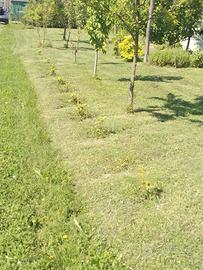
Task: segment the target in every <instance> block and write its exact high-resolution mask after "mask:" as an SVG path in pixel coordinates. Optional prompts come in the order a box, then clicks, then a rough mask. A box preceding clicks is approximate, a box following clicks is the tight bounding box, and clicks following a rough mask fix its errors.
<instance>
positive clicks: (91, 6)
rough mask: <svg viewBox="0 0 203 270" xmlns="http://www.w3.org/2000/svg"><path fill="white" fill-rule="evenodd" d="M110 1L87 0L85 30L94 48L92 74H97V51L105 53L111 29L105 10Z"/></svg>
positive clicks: (107, 8)
mask: <svg viewBox="0 0 203 270" xmlns="http://www.w3.org/2000/svg"><path fill="white" fill-rule="evenodd" d="M110 3H111V1H109V0H99V1H95V0H90V1H88V7H87V13H88V20H87V24H86V30H87V32H88V34H89V36H90V43H91V44H92V45H93V46H94V48H95V61H94V71H93V75H94V76H96V74H97V66H98V57H99V51H102V52H103V53H105V51H106V48H105V47H106V42H107V40H108V37H109V32H110V30H111V25H112V20H111V17H110V13H109V12H107V11H109V10H110Z"/></svg>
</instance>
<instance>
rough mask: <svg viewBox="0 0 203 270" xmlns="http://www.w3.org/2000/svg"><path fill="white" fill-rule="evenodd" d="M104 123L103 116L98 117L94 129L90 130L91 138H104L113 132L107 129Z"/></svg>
mask: <svg viewBox="0 0 203 270" xmlns="http://www.w3.org/2000/svg"><path fill="white" fill-rule="evenodd" d="M104 122H105V117H104V116H99V117H98V118H97V120H96V123H95V125H94V127H93V128H92V130H91V134H92V135H93V137H96V138H105V137H107V136H108V135H110V134H111V133H115V132H113V131H112V130H111V129H109V128H107V127H106V126H105V124H104Z"/></svg>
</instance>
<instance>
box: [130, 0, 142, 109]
mask: <svg viewBox="0 0 203 270" xmlns="http://www.w3.org/2000/svg"><path fill="white" fill-rule="evenodd" d="M134 5H135V22H136V28H137V29H136V31H135V33H134V35H133V40H134V57H133V64H132V70H131V78H130V89H129V90H130V104H129V111H131V112H132V111H133V104H134V88H135V79H136V71H137V60H138V45H139V19H140V12H139V6H140V0H134Z"/></svg>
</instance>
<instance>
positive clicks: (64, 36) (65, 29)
mask: <svg viewBox="0 0 203 270" xmlns="http://www.w3.org/2000/svg"><path fill="white" fill-rule="evenodd" d="M66 32H67V26H66V25H64V27H63V40H66Z"/></svg>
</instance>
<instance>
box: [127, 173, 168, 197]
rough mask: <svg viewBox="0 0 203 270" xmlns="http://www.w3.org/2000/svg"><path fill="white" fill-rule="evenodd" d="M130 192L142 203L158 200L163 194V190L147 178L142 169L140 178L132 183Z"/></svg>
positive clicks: (156, 182) (154, 181) (155, 182)
mask: <svg viewBox="0 0 203 270" xmlns="http://www.w3.org/2000/svg"><path fill="white" fill-rule="evenodd" d="M131 192H132V195H133V196H136V199H137V200H138V201H139V202H143V201H146V200H156V199H159V198H160V197H161V194H162V193H163V189H162V188H161V187H160V184H159V183H158V181H156V180H152V179H149V178H147V177H146V173H145V171H144V169H142V170H141V172H140V178H139V179H138V181H136V183H133V188H132V190H131Z"/></svg>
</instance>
